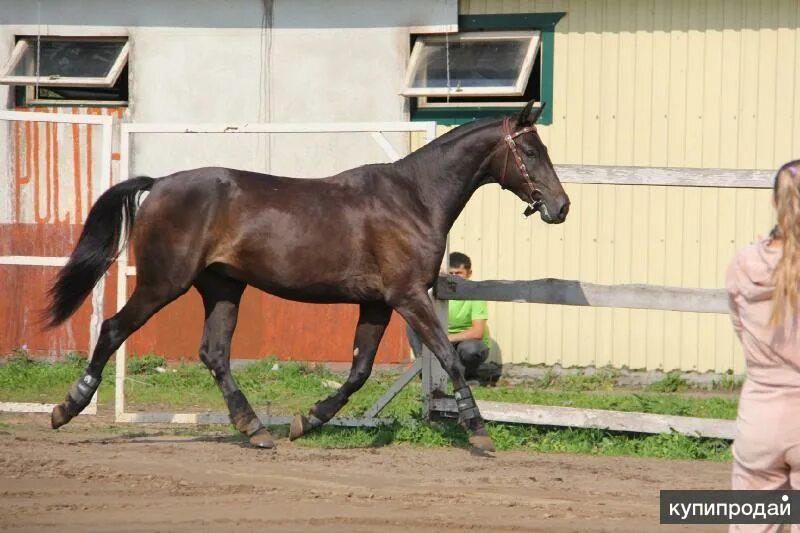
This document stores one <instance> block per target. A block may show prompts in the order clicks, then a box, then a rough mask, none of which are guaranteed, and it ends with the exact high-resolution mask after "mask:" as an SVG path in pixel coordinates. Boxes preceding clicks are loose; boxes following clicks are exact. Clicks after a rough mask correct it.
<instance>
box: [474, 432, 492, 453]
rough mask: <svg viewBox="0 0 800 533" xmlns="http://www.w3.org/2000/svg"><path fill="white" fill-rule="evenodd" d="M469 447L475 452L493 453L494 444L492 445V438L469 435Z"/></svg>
mask: <svg viewBox="0 0 800 533" xmlns="http://www.w3.org/2000/svg"><path fill="white" fill-rule="evenodd" d="M469 443H470V445H471V446H472V447H473V448H475V450H477V451H479V452H493V451H494V443H492V438H491V437H490V436H489V435H488V434H486V435H474V434H473V435H470V437H469Z"/></svg>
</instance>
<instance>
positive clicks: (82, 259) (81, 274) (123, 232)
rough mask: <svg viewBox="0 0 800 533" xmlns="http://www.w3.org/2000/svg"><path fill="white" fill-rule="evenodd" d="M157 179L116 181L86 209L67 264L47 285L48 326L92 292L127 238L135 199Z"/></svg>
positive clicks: (134, 210) (46, 319) (134, 212)
mask: <svg viewBox="0 0 800 533" xmlns="http://www.w3.org/2000/svg"><path fill="white" fill-rule="evenodd" d="M155 181H156V180H154V179H153V178H148V177H146V176H142V177H139V178H132V179H129V180H126V181H123V182H122V183H118V184H116V185H114V186H113V187H111V188H110V189H108V190H107V191H106V192H104V193H103V194H102V195H101V196H100V198H98V199H97V202H95V204H94V205H93V206H92V209H91V210H90V211H89V216H88V217H86V223H85V225H84V227H83V232H82V233H81V238H80V239H79V240H78V245H77V246H76V247H75V250H73V251H72V255H71V256H70V257H69V261H68V262H67V264H66V266H64V268H62V269H61V271H60V272H59V273H58V276H57V277H56V280H55V283H53V286H52V287H51V288H50V291H49V295H50V297H51V301H50V306H49V307H48V308H47V310H46V311H45V316H44V319H45V321H46V325H47V327H49V328H52V327H54V326H57V325H59V324H61V323H62V322H64V321H65V320H66V319H68V318H69V317H70V316H72V314H73V313H74V312H75V311H76V310H77V309H78V307H80V305H81V304H82V303H83V301H84V300H85V299H86V297H87V296H89V293H91V292H92V289H93V288H94V286H95V285H96V284H97V282H98V281H99V280H100V278H101V277H102V276H103V274H105V272H106V270H108V268H109V267H110V266H111V263H113V262H114V260H115V259H116V258H117V256H118V255H119V250H120V249H121V248H120V239H122V238H127V236H128V235H129V234H130V231H131V228H133V223H134V221H135V219H136V208H137V200H138V198H139V195H140V194H141V193H143V192H144V191H149V190H150V189H151V188H152V187H153V183H155Z"/></svg>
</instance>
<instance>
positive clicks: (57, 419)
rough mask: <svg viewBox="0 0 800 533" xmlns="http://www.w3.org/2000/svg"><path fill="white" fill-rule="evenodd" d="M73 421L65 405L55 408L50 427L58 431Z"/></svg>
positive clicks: (51, 415)
mask: <svg viewBox="0 0 800 533" xmlns="http://www.w3.org/2000/svg"><path fill="white" fill-rule="evenodd" d="M70 420H72V417H71V416H69V414H68V413H67V408H66V407H64V404H63V403H60V404H58V405H56V406H55V407H53V412H52V413H51V414H50V426H51V427H52V428H53V429H58V428H60V427H61V426H63V425H64V424H66V423H67V422H69V421H70Z"/></svg>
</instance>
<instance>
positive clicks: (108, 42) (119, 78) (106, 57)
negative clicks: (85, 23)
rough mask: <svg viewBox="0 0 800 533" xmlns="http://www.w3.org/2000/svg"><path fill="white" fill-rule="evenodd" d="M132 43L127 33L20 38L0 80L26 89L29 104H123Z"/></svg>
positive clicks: (25, 101)
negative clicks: (117, 34)
mask: <svg viewBox="0 0 800 533" xmlns="http://www.w3.org/2000/svg"><path fill="white" fill-rule="evenodd" d="M129 47H130V44H129V43H128V40H127V38H124V37H103V38H99V37H97V38H95V37H35V36H34V37H19V38H18V39H17V43H16V45H15V46H14V50H13V51H12V53H11V57H10V58H9V61H8V63H7V64H6V65H5V68H3V70H2V71H0V83H2V84H6V85H15V86H17V87H18V94H20V91H19V89H23V90H24V92H23V94H24V96H25V97H24V98H23V100H24V103H26V104H32V103H35V104H48V103H74V102H84V103H93V104H94V103H110V104H120V103H122V104H124V103H126V102H127V99H128V79H127V71H128V69H127V63H128V51H129ZM18 100H19V99H18ZM17 103H18V104H21V103H22V102H19V101H18V102H17Z"/></svg>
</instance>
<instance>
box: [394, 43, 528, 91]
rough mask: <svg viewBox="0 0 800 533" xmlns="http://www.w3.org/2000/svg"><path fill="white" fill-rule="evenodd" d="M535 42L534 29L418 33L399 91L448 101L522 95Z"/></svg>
mask: <svg viewBox="0 0 800 533" xmlns="http://www.w3.org/2000/svg"><path fill="white" fill-rule="evenodd" d="M539 45H540V33H539V32H538V31H527V32H518V31H517V32H466V33H458V34H454V35H449V36H440V35H437V36H420V37H419V38H417V40H416V42H415V43H414V48H413V50H412V52H411V58H410V60H409V65H408V70H407V72H406V81H405V88H404V90H403V92H402V94H403V95H404V96H409V97H426V98H437V97H439V98H440V97H445V98H448V97H449V98H450V99H452V98H463V97H473V98H474V97H477V98H487V99H490V100H491V97H514V96H516V97H521V96H523V95H524V94H525V92H526V88H527V86H528V82H529V80H530V76H531V72H532V71H533V66H534V61H535V59H536V57H537V53H538V51H539ZM425 103H426V102H421V104H422V105H423V106H424V104H425Z"/></svg>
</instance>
